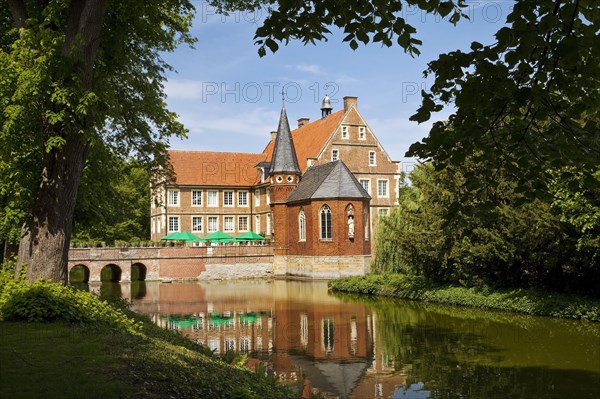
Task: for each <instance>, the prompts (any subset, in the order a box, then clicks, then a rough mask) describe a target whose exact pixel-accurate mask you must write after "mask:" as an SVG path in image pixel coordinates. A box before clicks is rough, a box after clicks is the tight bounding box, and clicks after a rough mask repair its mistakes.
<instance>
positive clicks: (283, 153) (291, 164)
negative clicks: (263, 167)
mask: <svg viewBox="0 0 600 399" xmlns="http://www.w3.org/2000/svg"><path fill="white" fill-rule="evenodd" d="M275 173H297V174H300V167H299V166H298V157H297V156H296V149H295V148H294V142H293V141H292V133H291V132H290V124H289V122H288V118H287V113H286V112H285V107H282V108H281V116H280V117H279V127H278V128H277V137H276V138H275V147H274V150H273V158H272V159H271V168H270V169H269V174H270V175H272V174H275Z"/></svg>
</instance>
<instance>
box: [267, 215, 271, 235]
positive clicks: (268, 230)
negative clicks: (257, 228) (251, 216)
mask: <svg viewBox="0 0 600 399" xmlns="http://www.w3.org/2000/svg"><path fill="white" fill-rule="evenodd" d="M267 235H268V236H270V235H271V214H270V213H267Z"/></svg>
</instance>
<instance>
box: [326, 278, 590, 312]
mask: <svg viewBox="0 0 600 399" xmlns="http://www.w3.org/2000/svg"><path fill="white" fill-rule="evenodd" d="M329 287H330V289H332V290H334V291H341V292H354V293H360V294H370V295H381V296H388V297H395V298H406V299H413V300H420V301H425V302H436V303H443V304H448V305H459V306H469V307H475V308H480V309H496V310H505V311H509V312H516V313H524V314H530V315H536V316H552V317H561V318H569V319H579V320H589V321H596V322H600V301H599V300H597V299H587V298H583V297H577V296H570V295H563V294H557V293H548V292H542V291H536V290H526V289H514V290H491V289H489V288H465V287H455V286H449V285H435V284H432V283H428V282H427V281H426V280H424V279H423V278H416V277H411V276H405V275H401V274H388V275H377V274H370V275H367V276H361V277H346V278H342V279H338V280H333V281H331V282H330V283H329Z"/></svg>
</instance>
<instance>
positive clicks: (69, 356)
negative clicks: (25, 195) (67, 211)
mask: <svg viewBox="0 0 600 399" xmlns="http://www.w3.org/2000/svg"><path fill="white" fill-rule="evenodd" d="M10 285H11V287H9V288H6V287H4V288H5V289H4V290H2V288H3V287H1V286H0V310H2V317H3V319H4V321H0V337H2V339H0V397H6V398H25V397H60V398H67V399H68V398H81V397H89V398H117V397H118V398H157V399H158V398H223V399H225V398H227V399H229V398H234V399H258V398H261V399H262V398H271V399H288V398H289V399H291V398H295V397H296V396H295V395H294V394H293V393H292V392H291V391H290V390H289V389H288V388H286V387H284V386H283V385H281V384H279V383H277V382H276V381H275V380H274V379H273V378H270V377H265V376H263V375H258V374H255V373H252V372H250V371H248V370H247V369H245V368H244V367H243V364H242V363H243V362H242V361H243V359H241V358H237V359H236V358H235V357H234V356H230V358H232V359H233V360H234V361H232V363H234V364H228V363H226V362H225V361H223V360H222V359H220V358H218V357H216V356H214V355H212V354H211V352H210V351H208V350H207V349H206V348H204V347H202V346H200V345H197V344H195V343H194V342H192V341H190V340H188V339H186V338H184V337H183V336H181V335H180V334H178V333H175V332H172V331H168V330H164V329H161V328H160V327H158V326H156V325H155V324H154V323H152V321H151V320H150V319H149V318H147V317H145V316H142V315H138V314H136V313H134V312H132V311H131V310H129V309H128V308H126V307H125V306H121V305H119V304H116V305H109V304H108V303H106V302H104V301H101V300H99V299H98V298H97V297H96V296H94V295H91V294H89V293H87V292H76V291H75V290H73V289H70V288H67V287H60V286H53V285H50V284H41V283H36V284H33V285H28V286H26V287H25V288H23V287H22V286H21V284H20V283H18V284H13V283H10ZM2 291H4V292H2ZM9 291H10V292H9ZM41 303H44V304H45V305H44V307H41V306H40V304H41ZM23 304H27V305H28V307H27V308H24V307H23V306H21V305H23ZM90 308H96V309H98V311H97V313H96V314H94V315H91V316H90V317H91V318H90V319H89V320H86V321H85V322H82V321H80V322H74V319H78V318H80V317H81V315H83V314H84V313H86V314H87V313H89V312H90ZM32 309H33V310H32ZM36 309H37V310H36ZM23 317H25V318H26V319H31V320H36V319H40V318H41V319H50V320H53V319H54V321H52V322H34V323H28V322H25V321H6V319H13V320H15V319H16V320H20V319H22V318H23Z"/></svg>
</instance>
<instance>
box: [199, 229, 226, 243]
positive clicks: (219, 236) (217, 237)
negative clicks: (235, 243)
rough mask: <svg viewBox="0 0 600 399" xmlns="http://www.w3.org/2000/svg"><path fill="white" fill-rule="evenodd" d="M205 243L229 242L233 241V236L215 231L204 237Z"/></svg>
mask: <svg viewBox="0 0 600 399" xmlns="http://www.w3.org/2000/svg"><path fill="white" fill-rule="evenodd" d="M204 239H205V240H206V241H221V242H231V240H233V236H231V235H229V234H227V233H223V232H222V231H215V232H214V233H212V234H209V235H207V236H206V237H204Z"/></svg>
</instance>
